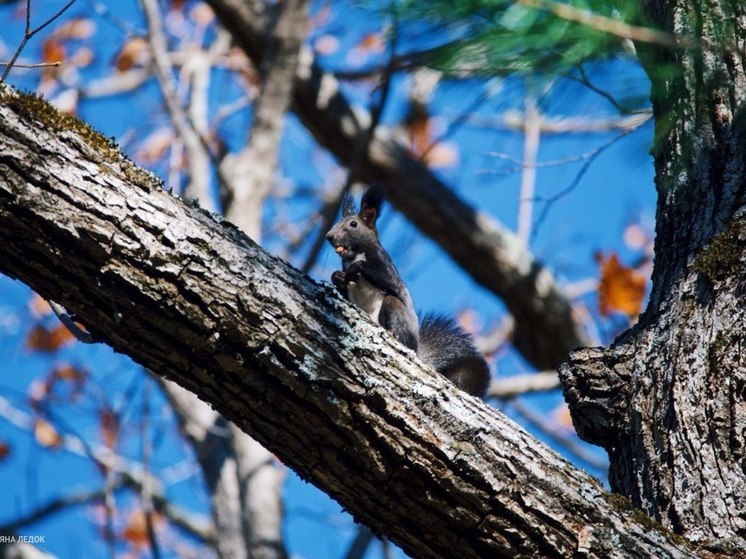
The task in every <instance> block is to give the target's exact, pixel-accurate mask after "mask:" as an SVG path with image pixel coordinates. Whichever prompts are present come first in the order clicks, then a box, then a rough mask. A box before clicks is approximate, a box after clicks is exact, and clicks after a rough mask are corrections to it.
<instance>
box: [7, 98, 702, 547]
mask: <svg viewBox="0 0 746 559" xmlns="http://www.w3.org/2000/svg"><path fill="white" fill-rule="evenodd" d="M0 101H1V102H2V106H0V219H1V220H2V222H3V225H4V226H3V227H2V228H0V269H2V271H4V272H5V273H8V274H10V275H11V276H13V277H17V278H19V279H22V280H23V281H25V282H26V283H28V284H29V285H31V286H32V287H33V288H34V289H36V290H37V291H38V292H39V293H41V294H42V295H43V296H45V297H48V298H51V299H54V300H56V301H59V302H60V303H62V304H63V305H65V306H67V307H68V308H69V309H70V310H72V311H74V312H75V313H76V314H77V315H78V316H79V317H80V319H81V320H82V321H83V322H84V323H85V324H86V326H87V327H88V328H89V329H90V331H91V332H92V334H93V335H94V336H96V337H97V338H98V339H101V340H106V341H107V343H109V344H110V345H111V346H112V347H114V348H115V349H116V350H118V351H121V352H124V353H127V354H128V355H130V356H132V357H133V358H134V359H135V360H136V361H138V362H139V363H141V364H142V365H144V366H146V367H148V368H149V369H151V370H153V371H156V372H158V373H160V374H162V375H164V376H165V377H167V378H169V379H170V380H173V381H175V382H177V383H179V384H181V385H182V386H184V387H186V388H188V389H189V390H191V391H193V392H194V393H196V394H198V395H199V396H200V397H201V398H202V399H204V400H205V401H208V402H209V403H211V404H212V405H214V406H215V408H216V409H217V410H218V411H219V412H220V413H222V414H223V415H224V416H225V417H226V418H228V419H230V420H231V421H233V422H234V423H235V424H236V425H237V426H239V427H240V428H241V429H243V430H244V431H246V432H247V433H249V434H251V435H252V436H253V437H255V438H256V439H257V440H258V441H259V442H260V443H261V444H263V445H265V446H266V447H267V448H269V449H270V450H272V451H273V452H275V453H276V454H277V456H278V457H280V458H281V459H282V460H283V461H284V462H285V463H287V464H288V465H290V466H291V467H292V468H293V469H295V470H296V472H298V473H299V474H300V475H301V476H302V477H304V478H306V479H309V480H310V481H312V482H313V483H315V484H317V485H318V486H319V487H321V488H323V489H324V490H325V491H327V492H328V493H329V494H330V495H332V496H333V497H334V498H335V499H337V500H338V501H339V502H340V503H341V504H342V506H344V507H345V508H346V509H348V510H349V511H350V512H351V513H352V514H353V515H354V516H355V517H356V518H357V519H358V520H360V521H362V522H365V523H366V524H367V525H369V526H370V527H371V528H373V530H374V531H375V532H377V533H381V534H385V535H386V536H387V537H389V538H391V539H392V540H393V541H395V542H396V543H398V544H400V545H401V546H402V547H403V548H404V549H405V551H407V552H408V553H410V554H411V555H413V556H418V557H448V558H452V557H464V558H477V557H569V556H573V555H582V556H585V557H599V558H600V557H619V558H625V559H626V558H630V557H640V558H643V557H644V558H648V557H696V556H698V555H697V552H696V550H695V549H694V548H692V547H690V546H689V544H687V543H686V542H684V541H683V540H682V539H678V538H676V537H675V536H673V535H672V534H670V532H667V531H666V530H664V529H661V528H660V527H658V526H657V525H655V524H654V523H651V522H650V520H649V519H647V518H646V517H645V516H644V515H640V514H637V513H635V512H634V511H633V510H631V509H630V508H628V506H626V505H625V502H624V500H623V499H618V498H614V497H613V496H610V495H608V494H606V493H605V492H604V491H603V489H602V488H601V486H600V485H599V484H598V482H596V481H595V480H593V478H591V477H590V476H588V475H587V474H585V473H584V472H582V471H579V470H577V469H575V468H573V467H572V466H571V465H570V464H569V463H568V462H567V461H565V460H564V459H562V458H560V457H559V456H558V455H557V454H555V453H554V452H552V451H550V450H549V449H547V448H546V447H545V446H544V445H542V444H540V443H539V442H538V441H536V440H535V439H533V438H532V437H531V436H530V435H528V434H527V433H525V432H524V431H523V430H521V429H520V428H519V427H518V426H516V425H515V424H513V423H512V422H511V421H509V420H507V419H506V418H505V417H504V416H503V415H502V414H501V413H499V412H498V411H496V410H494V409H491V408H489V407H488V406H486V405H485V404H484V403H482V402H480V401H479V400H477V399H475V398H473V397H471V396H468V395H466V394H465V393H463V392H461V391H459V390H458V389H456V388H455V387H454V386H453V385H451V384H450V383H449V382H448V381H447V380H445V379H444V378H443V377H441V376H439V375H437V373H435V372H434V371H432V370H431V369H427V368H426V367H424V366H423V365H422V364H421V363H420V362H419V361H417V359H416V358H415V356H414V355H413V354H412V353H411V352H410V351H408V350H407V349H406V348H404V347H402V346H401V345H399V344H397V343H395V342H394V341H393V340H392V338H391V337H390V336H389V334H388V333H387V332H385V331H384V330H382V329H381V328H378V327H377V326H375V325H373V324H372V323H371V322H370V321H369V320H368V318H367V317H366V316H365V315H363V314H362V313H361V312H360V311H359V310H358V309H356V308H354V307H353V306H351V305H350V304H348V303H347V302H345V301H344V300H342V299H341V298H340V297H339V295H338V294H337V293H336V290H335V289H334V288H333V287H332V286H330V285H326V284H318V283H315V282H312V281H311V280H309V279H308V278H307V277H305V276H303V275H301V274H300V273H298V272H297V271H296V270H294V269H292V268H291V267H289V266H288V265H287V264H285V263H284V262H282V261H281V260H279V259H276V258H273V257H272V256H270V255H268V254H266V253H265V252H264V251H263V250H262V249H261V248H259V247H258V246H256V245H255V244H254V243H252V242H251V241H250V240H249V239H248V238H246V237H245V236H244V235H243V234H241V233H240V232H239V231H238V230H236V229H235V228H234V227H231V226H229V225H225V224H221V223H218V221H220V220H219V219H218V218H217V217H213V216H210V215H208V214H206V213H205V212H203V211H200V210H197V209H194V208H190V207H188V206H186V205H185V204H183V203H182V202H181V201H180V200H178V199H175V198H173V197H172V196H171V195H170V194H168V193H167V192H165V191H163V190H162V189H161V188H160V186H159V184H158V182H157V181H156V180H155V179H154V178H153V177H152V175H150V174H149V173H146V172H143V171H141V170H139V169H137V168H135V167H134V166H133V165H132V164H130V163H129V162H128V161H126V160H124V159H123V158H122V157H121V155H120V154H119V152H118V151H117V150H115V149H113V148H112V147H111V146H110V145H109V144H108V142H107V141H106V140H105V139H103V138H102V137H100V136H99V135H97V134H96V133H94V132H92V131H91V130H90V129H89V128H87V127H85V126H83V125H81V124H80V123H79V122H78V121H76V120H75V119H73V118H71V117H67V116H65V115H60V114H58V113H57V112H56V111H54V110H53V109H51V108H50V107H49V106H47V105H46V104H45V103H43V102H40V101H38V100H35V99H34V98H30V97H28V96H20V95H17V94H15V93H12V92H9V91H8V90H6V91H5V92H4V93H2V94H0Z"/></svg>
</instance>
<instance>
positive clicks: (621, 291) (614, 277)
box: [598, 253, 646, 317]
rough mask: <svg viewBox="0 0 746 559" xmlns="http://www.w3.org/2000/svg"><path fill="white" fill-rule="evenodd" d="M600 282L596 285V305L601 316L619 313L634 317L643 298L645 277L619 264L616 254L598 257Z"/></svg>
mask: <svg viewBox="0 0 746 559" xmlns="http://www.w3.org/2000/svg"><path fill="white" fill-rule="evenodd" d="M599 265H600V267H601V280H600V282H599V285H598V305H599V309H600V311H601V314H602V315H604V316H608V315H609V314H611V313H612V312H614V311H616V312H621V313H624V314H626V315H628V316H630V317H636V316H637V315H638V314H640V311H641V310H642V301H643V299H644V297H645V283H646V281H645V276H643V275H642V274H640V273H639V272H637V271H635V270H634V269H633V268H627V267H626V266H623V265H622V264H621V263H620V262H619V257H618V256H617V255H616V253H612V254H611V256H609V257H608V258H604V257H603V256H601V257H599Z"/></svg>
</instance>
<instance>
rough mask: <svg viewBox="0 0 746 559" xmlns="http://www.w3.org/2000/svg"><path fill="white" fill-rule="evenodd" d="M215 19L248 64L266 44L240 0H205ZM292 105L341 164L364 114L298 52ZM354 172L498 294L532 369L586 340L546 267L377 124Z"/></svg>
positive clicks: (259, 56) (258, 61)
mask: <svg viewBox="0 0 746 559" xmlns="http://www.w3.org/2000/svg"><path fill="white" fill-rule="evenodd" d="M208 4H209V5H210V6H211V7H212V8H213V10H214V11H215V13H216V14H217V16H218V17H219V18H220V21H221V23H222V24H223V26H225V28H226V29H227V30H228V31H229V32H230V33H231V34H232V35H233V37H234V39H235V40H236V42H237V43H238V44H239V45H240V46H241V47H242V48H243V49H244V51H246V53H247V55H248V56H249V57H250V58H251V59H252V60H253V61H254V63H255V64H261V61H262V59H263V57H264V55H265V49H266V46H265V44H264V41H263V38H262V36H261V34H260V32H259V30H258V29H257V26H256V25H255V22H253V21H252V19H251V12H250V10H249V9H248V8H247V7H246V5H245V4H244V3H243V2H242V1H241V0H208ZM294 109H295V111H296V112H297V113H298V116H299V117H300V119H301V120H302V121H303V123H304V124H305V125H306V127H307V128H308V129H309V131H310V132H311V133H312V134H313V135H314V137H315V138H316V140H317V141H318V142H319V143H320V144H322V145H323V146H325V147H326V148H328V149H329V150H331V151H332V152H333V153H334V155H336V156H337V157H338V158H339V159H340V160H341V161H343V162H344V163H346V164H350V162H351V161H352V160H353V158H354V146H356V145H357V140H358V138H359V136H360V135H361V134H364V133H365V130H366V129H367V124H368V123H367V121H369V120H370V117H369V116H368V115H363V114H362V113H361V111H360V110H355V111H353V109H352V108H351V107H350V105H349V103H348V102H347V100H346V99H345V97H344V96H343V95H342V93H341V92H340V90H339V84H338V82H337V80H336V79H335V78H334V76H332V75H331V74H328V73H325V72H323V71H322V70H321V69H320V68H319V66H318V65H317V64H316V63H315V62H314V61H313V55H312V54H311V53H310V51H307V50H306V51H304V53H303V56H302V57H301V68H300V70H299V75H298V77H297V78H296V84H295V105H294ZM357 171H358V173H359V176H360V178H361V179H362V180H366V181H369V182H380V183H382V184H383V186H384V187H385V188H386V190H387V194H388V196H389V198H390V200H391V202H392V204H393V205H394V206H395V207H396V208H397V209H398V210H399V211H401V212H402V213H403V214H404V215H405V216H406V217H407V218H408V219H409V220H410V221H412V223H414V224H415V225H416V226H417V227H418V228H419V229H420V230H421V231H422V232H423V233H424V234H426V235H427V236H429V237H431V238H432V239H433V240H435V241H436V242H437V243H438V244H440V245H441V246H442V247H443V249H444V250H445V251H446V252H447V253H448V254H449V255H450V256H451V258H453V259H454V260H455V261H456V262H457V263H458V264H459V265H460V266H461V267H463V268H464V269H465V270H466V271H467V272H469V274H471V276H472V277H473V278H474V279H475V280H476V281H477V282H479V283H480V284H481V285H483V286H484V287H486V288H487V289H489V290H491V291H492V292H494V293H496V294H497V295H498V296H500V297H501V298H502V299H503V300H504V301H505V304H506V305H507V307H508V309H509V310H510V312H511V313H512V314H513V316H514V317H515V335H514V344H515V346H516V348H517V349H518V350H519V351H520V352H521V353H523V355H524V356H525V357H526V359H527V360H528V361H530V362H531V363H532V364H533V365H534V366H536V367H537V368H539V369H547V368H554V367H556V366H557V365H558V364H559V363H561V362H562V361H563V360H564V359H565V358H566V357H567V354H568V353H569V352H570V351H571V350H572V349H575V348H576V347H579V346H582V345H586V344H585V338H584V335H583V333H582V332H581V330H580V328H579V327H578V325H577V324H575V322H574V320H573V318H572V312H571V305H570V302H569V301H568V299H567V298H566V297H565V296H564V294H563V293H562V290H561V289H560V287H559V286H558V285H557V284H556V282H555V280H554V277H553V276H552V274H551V272H550V271H549V270H548V269H546V268H545V267H544V266H543V265H542V264H541V263H540V262H538V261H537V260H536V259H535V258H534V257H533V255H532V254H531V253H530V252H529V250H528V249H527V248H526V246H525V245H524V244H523V243H521V242H520V240H519V239H518V238H517V237H516V236H515V235H514V234H512V233H511V232H510V231H508V230H507V229H505V228H504V227H503V226H502V225H500V224H499V223H498V222H496V221H495V220H494V219H493V218H491V217H490V216H488V215H486V214H484V213H482V212H478V211H476V210H475V209H474V208H472V207H470V206H469V205H467V204H465V203H464V202H463V201H462V200H461V199H459V198H458V196H456V195H455V194H454V193H453V192H452V191H451V190H450V189H449V188H448V187H447V186H446V185H445V184H443V182H441V181H440V180H439V179H438V178H437V177H435V176H434V175H433V174H432V173H431V172H430V170H429V169H428V168H427V167H426V166H425V165H423V164H422V163H421V162H419V161H417V160H415V159H414V158H413V157H412V156H411V155H410V154H409V152H408V151H407V150H406V148H405V147H403V146H401V145H400V144H399V143H398V142H397V141H396V140H395V138H394V134H393V132H392V131H391V130H389V129H387V128H385V127H378V128H377V131H376V135H375V137H374V138H373V140H372V141H371V143H370V150H369V153H368V155H367V157H365V158H363V161H361V163H360V165H359V167H358V170H357Z"/></svg>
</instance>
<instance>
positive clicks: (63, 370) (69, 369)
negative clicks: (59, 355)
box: [52, 365, 85, 382]
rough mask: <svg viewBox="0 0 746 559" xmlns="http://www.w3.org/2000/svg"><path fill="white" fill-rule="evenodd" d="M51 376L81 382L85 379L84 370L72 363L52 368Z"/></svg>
mask: <svg viewBox="0 0 746 559" xmlns="http://www.w3.org/2000/svg"><path fill="white" fill-rule="evenodd" d="M52 377H54V378H58V379H61V380H73V381H76V382H81V381H83V380H85V371H83V370H82V369H78V368H77V367H74V366H73V365H59V366H57V367H55V368H54V369H53V370H52Z"/></svg>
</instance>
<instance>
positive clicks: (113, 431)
mask: <svg viewBox="0 0 746 559" xmlns="http://www.w3.org/2000/svg"><path fill="white" fill-rule="evenodd" d="M99 420H100V426H101V439H102V440H103V441H104V445H106V446H107V447H108V448H110V449H114V447H115V446H116V444H117V439H118V438H119V428H120V421H119V415H117V414H116V413H114V412H113V411H111V410H108V409H104V410H101V413H100V414H99Z"/></svg>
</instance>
